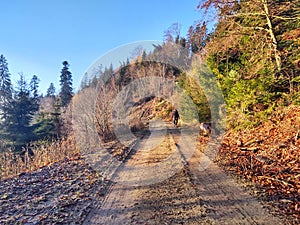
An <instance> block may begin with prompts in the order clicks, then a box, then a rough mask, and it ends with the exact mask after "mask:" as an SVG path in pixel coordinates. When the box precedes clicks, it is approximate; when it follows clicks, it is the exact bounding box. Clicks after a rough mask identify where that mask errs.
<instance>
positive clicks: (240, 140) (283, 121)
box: [218, 106, 300, 221]
mask: <svg viewBox="0 0 300 225" xmlns="http://www.w3.org/2000/svg"><path fill="white" fill-rule="evenodd" d="M299 150H300V107H299V106H290V107H287V108H285V109H283V110H280V111H277V112H276V114H275V115H274V116H272V117H271V118H270V119H269V120H268V121H265V122H263V123H262V124H261V125H260V126H258V127H256V128H254V129H251V130H243V131H239V132H227V133H226V135H225V137H224V139H223V143H222V147H221V149H220V152H219V156H218V161H219V162H220V163H221V164H222V165H223V166H224V167H225V168H226V169H227V170H229V171H231V172H233V173H235V174H238V175H240V176H242V177H244V178H246V179H247V180H250V181H252V182H254V183H255V184H257V185H258V186H259V187H261V188H262V189H263V192H264V193H265V194H266V195H267V196H268V197H269V198H271V199H272V200H274V201H275V202H277V206H278V208H279V209H280V211H281V212H282V213H285V214H287V215H290V216H292V217H294V218H295V221H299V219H300V197H299V196H300V151H299Z"/></svg>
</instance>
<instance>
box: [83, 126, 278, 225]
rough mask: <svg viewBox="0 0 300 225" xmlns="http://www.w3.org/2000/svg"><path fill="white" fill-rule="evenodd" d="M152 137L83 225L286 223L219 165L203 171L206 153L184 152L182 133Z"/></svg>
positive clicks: (158, 133)
mask: <svg viewBox="0 0 300 225" xmlns="http://www.w3.org/2000/svg"><path fill="white" fill-rule="evenodd" d="M151 132H152V134H151V135H152V136H150V137H149V138H148V139H144V140H141V141H140V142H139V143H138V144H137V145H136V151H135V154H134V155H132V157H131V158H130V159H129V160H127V162H126V163H125V164H123V165H122V166H120V168H119V169H118V171H117V173H116V175H115V177H114V183H113V184H112V185H111V187H110V188H109V189H108V191H107V193H106V197H105V200H104V201H103V202H102V203H101V204H99V205H98V206H97V207H95V208H94V209H93V210H92V211H91V212H90V214H89V215H88V216H87V218H86V220H85V222H84V224H122V225H123V224H284V223H283V222H282V221H281V220H280V219H279V218H277V217H275V216H273V215H271V214H270V213H269V212H268V211H267V210H266V209H265V208H264V207H263V206H262V205H261V204H260V203H259V202H258V201H257V200H255V199H254V198H253V197H251V196H250V195H249V194H247V193H246V192H245V190H243V189H242V188H241V187H240V186H239V185H238V184H237V183H235V181H234V180H233V179H232V178H230V177H229V176H227V175H226V174H225V173H224V172H223V171H222V170H221V169H220V168H219V167H218V166H217V165H216V164H215V163H211V162H209V163H211V164H210V166H209V167H208V168H206V169H205V170H203V168H202V169H201V165H199V162H200V161H201V160H202V161H201V162H203V154H202V153H201V152H200V150H196V151H195V152H193V155H192V157H189V156H191V155H190V154H189V153H186V152H183V149H182V147H183V145H185V146H189V145H190V140H188V137H185V136H184V135H183V134H182V131H181V130H180V129H179V128H178V129H177V128H169V129H167V131H163V130H161V129H159V128H157V129H156V130H152V131H151ZM163 132H165V135H162V134H163ZM161 137H164V138H161ZM180 138H181V140H180ZM158 143H159V144H158ZM157 144H158V145H157ZM149 146H150V147H149ZM153 146H156V147H155V148H152V147H153ZM199 166H200V167H199Z"/></svg>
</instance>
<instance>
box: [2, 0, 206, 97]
mask: <svg viewBox="0 0 300 225" xmlns="http://www.w3.org/2000/svg"><path fill="white" fill-rule="evenodd" d="M197 3H198V1H197V0H188V1H182V0H151V1H149V0H139V1H138V0H127V1H121V0H106V1H104V0H44V1H42V0H9V1H8V0H7V1H2V2H1V13H0V21H1V34H0V54H3V55H4V56H5V57H6V59H7V61H8V65H9V70H10V73H11V74H12V80H13V81H16V80H17V79H18V73H19V72H23V73H24V75H25V76H26V78H27V79H30V78H31V77H32V75H33V74H36V75H37V76H38V77H39V78H40V80H41V82H40V89H41V92H43V93H45V90H46V89H47V88H48V86H49V83H50V82H53V83H54V84H55V87H56V89H57V91H58V89H59V75H60V70H61V68H62V62H63V61H64V60H67V61H68V62H69V63H70V71H71V72H72V74H73V80H74V82H73V83H74V88H77V87H78V86H79V83H80V80H81V78H82V77H83V74H84V73H85V71H86V70H87V69H88V68H89V66H90V65H91V64H92V63H93V62H94V61H95V60H96V59H97V58H99V57H100V56H101V55H103V54H105V53H106V52H108V51H110V50H111V49H114V48H116V47H118V46H120V45H124V44H128V43H132V42H136V41H143V40H158V41H162V40H163V34H164V31H165V30H166V29H167V28H168V27H169V26H170V25H172V24H173V23H176V22H178V23H179V24H180V25H181V35H182V36H186V33H187V30H188V28H189V26H190V25H193V24H194V22H195V21H196V20H199V19H200V17H201V14H200V12H199V11H197V10H196V6H197Z"/></svg>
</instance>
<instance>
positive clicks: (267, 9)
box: [261, 0, 282, 71]
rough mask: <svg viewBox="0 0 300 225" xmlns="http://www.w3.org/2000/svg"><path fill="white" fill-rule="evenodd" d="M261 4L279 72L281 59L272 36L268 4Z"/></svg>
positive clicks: (265, 1) (263, 0)
mask: <svg viewBox="0 0 300 225" xmlns="http://www.w3.org/2000/svg"><path fill="white" fill-rule="evenodd" d="M261 2H262V4H263V6H264V12H265V14H266V19H267V24H268V27H269V29H268V31H269V34H270V36H271V39H272V45H273V48H274V56H275V60H276V65H277V70H278V71H281V64H282V63H281V58H280V54H279V51H278V42H277V39H276V36H275V34H274V31H273V24H272V21H271V18H270V12H269V7H268V2H267V0H261Z"/></svg>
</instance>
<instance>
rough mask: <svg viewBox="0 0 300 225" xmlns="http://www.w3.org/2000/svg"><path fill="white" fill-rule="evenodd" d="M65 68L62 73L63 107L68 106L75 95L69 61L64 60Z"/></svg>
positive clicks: (61, 92) (61, 96)
mask: <svg viewBox="0 0 300 225" xmlns="http://www.w3.org/2000/svg"><path fill="white" fill-rule="evenodd" d="M62 64H63V68H62V70H61V75H60V86H61V90H60V94H59V95H60V98H61V105H62V106H63V107H65V106H67V105H68V104H69V103H70V101H71V99H72V96H73V88H72V73H71V72H70V71H69V63H68V62H67V61H64V62H63V63H62Z"/></svg>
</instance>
